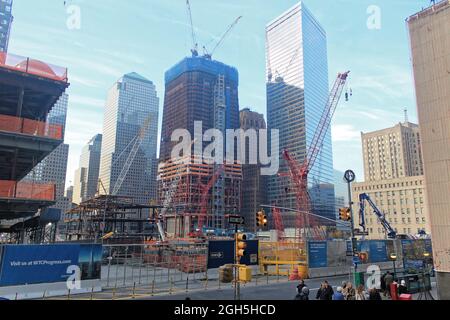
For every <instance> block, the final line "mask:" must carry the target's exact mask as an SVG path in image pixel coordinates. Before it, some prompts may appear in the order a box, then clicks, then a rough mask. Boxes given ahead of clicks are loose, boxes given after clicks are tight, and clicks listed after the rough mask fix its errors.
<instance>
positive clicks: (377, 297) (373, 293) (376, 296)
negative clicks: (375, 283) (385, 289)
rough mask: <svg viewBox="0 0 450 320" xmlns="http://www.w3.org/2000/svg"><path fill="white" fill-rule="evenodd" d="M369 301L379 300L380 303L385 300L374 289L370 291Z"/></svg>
mask: <svg viewBox="0 0 450 320" xmlns="http://www.w3.org/2000/svg"><path fill="white" fill-rule="evenodd" d="M369 300H377V301H380V300H383V299H381V295H380V293H379V292H378V290H377V289H376V288H372V289H370V291H369Z"/></svg>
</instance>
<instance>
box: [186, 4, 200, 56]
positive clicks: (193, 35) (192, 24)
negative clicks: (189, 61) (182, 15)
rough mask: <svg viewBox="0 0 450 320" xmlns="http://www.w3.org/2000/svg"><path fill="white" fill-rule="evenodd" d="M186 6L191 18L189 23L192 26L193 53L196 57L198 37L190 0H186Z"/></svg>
mask: <svg viewBox="0 0 450 320" xmlns="http://www.w3.org/2000/svg"><path fill="white" fill-rule="evenodd" d="M186 7H187V13H188V18H189V23H190V27H191V36H192V49H191V52H192V55H193V56H194V57H196V56H198V42H197V37H196V35H195V28H194V21H193V19H192V10H191V4H190V3H189V0H186Z"/></svg>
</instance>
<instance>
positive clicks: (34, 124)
mask: <svg viewBox="0 0 450 320" xmlns="http://www.w3.org/2000/svg"><path fill="white" fill-rule="evenodd" d="M0 131H5V132H14V133H23V134H27V135H31V136H38V137H44V138H51V139H58V140H61V139H62V138H63V136H62V134H63V126H62V125H57V124H49V123H47V122H43V121H37V120H31V119H25V118H20V117H14V116H8V115H0Z"/></svg>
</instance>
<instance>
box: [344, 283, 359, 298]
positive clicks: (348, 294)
mask: <svg viewBox="0 0 450 320" xmlns="http://www.w3.org/2000/svg"><path fill="white" fill-rule="evenodd" d="M343 294H344V297H345V300H355V295H356V291H355V288H353V284H352V283H351V282H348V283H347V284H346V286H345V289H344V291H343Z"/></svg>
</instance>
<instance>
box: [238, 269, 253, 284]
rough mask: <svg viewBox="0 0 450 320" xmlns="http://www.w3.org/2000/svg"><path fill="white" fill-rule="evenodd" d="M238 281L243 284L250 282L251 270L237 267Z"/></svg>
mask: <svg viewBox="0 0 450 320" xmlns="http://www.w3.org/2000/svg"><path fill="white" fill-rule="evenodd" d="M239 280H240V281H244V282H251V281H252V268H250V267H248V266H241V267H239Z"/></svg>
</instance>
